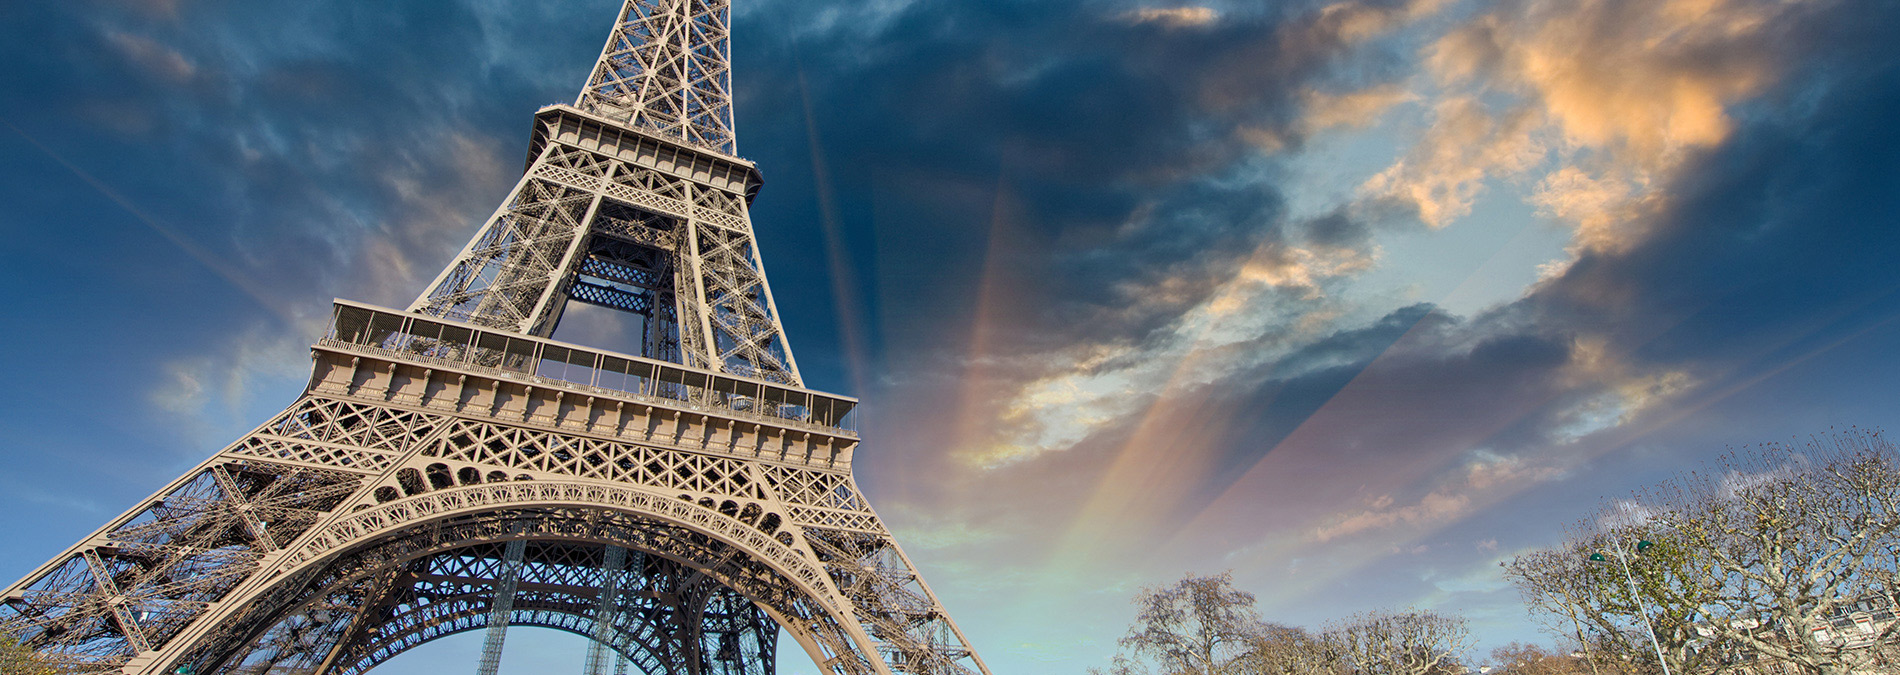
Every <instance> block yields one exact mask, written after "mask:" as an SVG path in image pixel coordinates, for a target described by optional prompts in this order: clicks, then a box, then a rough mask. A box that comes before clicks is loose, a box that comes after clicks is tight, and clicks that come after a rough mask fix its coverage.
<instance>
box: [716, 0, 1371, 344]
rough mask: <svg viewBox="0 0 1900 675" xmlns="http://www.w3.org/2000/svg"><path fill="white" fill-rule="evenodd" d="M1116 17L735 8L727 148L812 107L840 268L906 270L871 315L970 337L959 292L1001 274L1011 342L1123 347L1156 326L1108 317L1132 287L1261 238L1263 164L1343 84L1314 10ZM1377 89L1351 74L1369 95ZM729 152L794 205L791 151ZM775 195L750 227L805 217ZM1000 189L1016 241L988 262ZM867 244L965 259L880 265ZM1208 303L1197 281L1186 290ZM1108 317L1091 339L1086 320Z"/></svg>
mask: <svg viewBox="0 0 1900 675" xmlns="http://www.w3.org/2000/svg"><path fill="white" fill-rule="evenodd" d="M1375 4H1376V3H1375ZM1128 11H1129V10H1128V9H1127V8H1124V7H1116V6H1111V5H1104V4H1101V3H1087V2H1062V3H1037V2H998V3H953V2H915V3H898V4H891V3H866V4H849V3H847V4H845V5H843V6H842V7H839V6H828V7H823V8H816V7H812V6H810V5H809V4H808V3H772V4H769V5H766V6H764V7H763V8H753V9H750V10H746V12H747V13H745V14H743V15H742V16H741V18H742V19H745V20H747V22H745V23H739V24H738V28H737V30H739V31H740V34H739V35H738V36H737V37H736V38H735V40H736V44H737V49H738V52H737V54H736V57H735V59H736V61H737V68H738V69H740V71H741V72H743V73H745V74H746V76H742V77H741V78H740V79H739V86H740V90H741V91H740V94H741V96H740V100H741V107H740V108H739V111H740V112H739V114H740V126H741V128H742V131H741V136H742V137H745V136H747V135H748V134H760V132H761V131H763V134H762V135H764V136H767V137H770V138H774V139H794V138H798V137H799V136H802V135H803V132H804V125H805V122H806V120H805V119H804V116H803V111H802V110H801V109H799V108H797V107H793V106H771V105H750V106H748V105H747V103H749V102H753V101H759V102H764V101H789V100H799V98H800V97H801V96H807V95H808V96H809V97H810V100H811V101H813V108H814V111H815V112H814V115H815V117H816V122H817V124H816V128H817V131H818V135H819V136H820V137H821V138H822V139H823V148H822V149H823V152H824V153H825V155H826V156H827V163H828V164H829V165H830V166H831V167H834V169H835V170H836V172H837V180H836V181H835V184H836V185H837V186H838V192H839V195H838V198H839V200H840V202H841V204H842V206H841V208H840V211H841V212H842V213H843V214H845V221H846V225H847V236H848V237H849V238H850V239H851V244H852V246H853V248H854V249H855V255H856V257H857V258H858V259H861V260H868V259H873V258H874V257H877V256H881V257H882V258H883V261H882V262H883V264H886V265H890V266H892V267H894V268H898V269H902V270H905V272H906V275H905V276H903V277H897V278H876V279H873V280H868V281H867V282H866V283H867V285H868V284H888V285H890V286H894V287H888V288H882V289H879V288H866V289H865V291H864V293H863V295H864V296H866V297H887V298H888V297H901V298H905V299H906V301H907V302H917V303H921V304H925V305H930V306H939V307H942V308H943V314H944V315H945V316H946V317H947V318H953V319H954V320H958V321H964V322H967V317H969V316H970V315H971V314H972V313H973V312H974V311H976V309H975V308H974V307H972V306H971V305H970V304H969V303H970V302H971V301H972V300H973V298H974V297H975V295H976V294H974V293H970V292H968V290H967V289H969V288H972V287H974V286H975V285H976V284H977V283H979V281H982V279H981V278H980V275H982V274H983V273H984V272H985V270H999V269H1000V270H1003V271H1002V272H1000V273H998V274H1001V275H1003V277H1004V279H1005V280H1007V281H1008V282H1009V285H1008V287H1007V290H1008V292H1009V294H1010V295H1011V296H1012V301H1013V302H1016V303H1020V304H1022V305H1024V306H1028V307H1030V308H1031V309H1029V310H1027V311H1025V312H1023V314H1024V315H1023V316H1020V317H1018V319H1019V320H1020V323H1018V322H1011V325H1010V327H1011V328H1016V329H1021V334H1022V335H1023V336H1024V339H1025V340H1026V342H1025V344H1029V343H1030V342H1033V341H1034V340H1036V339H1037V338H1038V337H1039V336H1043V335H1046V334H1048V333H1050V332H1055V333H1058V334H1062V335H1066V336H1067V337H1065V338H1057V339H1058V340H1059V341H1060V340H1073V339H1076V337H1077V333H1078V331H1085V332H1089V333H1091V334H1095V335H1104V334H1123V335H1126V334H1139V333H1140V332H1142V331H1143V330H1147V329H1152V328H1154V327H1156V326H1157V325H1158V323H1157V322H1158V321H1159V320H1160V318H1157V317H1145V318H1131V317H1129V316H1126V315H1123V314H1116V312H1118V311H1119V309H1120V308H1122V307H1123V306H1125V305H1128V304H1130V303H1134V302H1141V301H1143V300H1141V299H1131V298H1129V297H1128V296H1127V295H1126V294H1125V292H1126V291H1127V289H1128V286H1129V285H1130V284H1133V285H1137V286H1139V285H1143V284H1148V283H1154V282H1157V281H1159V280H1162V279H1173V278H1177V277H1182V276H1194V275H1197V274H1198V275H1203V276H1205V277H1206V278H1212V277H1214V276H1217V275H1218V271H1219V270H1221V269H1222V268H1223V267H1229V268H1230V267H1231V266H1232V265H1235V264H1237V263H1238V261H1239V260H1241V259H1244V258H1245V257H1246V256H1247V255H1248V254H1249V252H1250V251H1252V250H1253V248H1254V247H1255V246H1256V245H1258V244H1260V243H1262V242H1264V241H1270V240H1271V239H1272V238H1273V237H1275V236H1276V235H1275V232H1276V231H1277V230H1278V228H1279V220H1280V219H1281V218H1282V217H1283V206H1282V200H1281V198H1280V195H1279V193H1278V191H1277V190H1276V188H1275V187H1274V185H1272V184H1271V182H1270V181H1269V180H1268V179H1267V178H1265V176H1267V175H1269V174H1268V173H1264V172H1262V170H1261V166H1260V162H1261V161H1262V159H1263V158H1264V157H1268V156H1271V154H1272V152H1273V151H1278V150H1281V149H1284V147H1285V145H1287V144H1297V143H1298V142H1299V136H1300V134H1301V131H1300V129H1298V127H1297V124H1296V122H1297V118H1298V116H1299V109H1300V100H1301V99H1300V96H1301V94H1302V93H1303V92H1305V91H1307V90H1308V89H1312V88H1316V87H1329V86H1333V84H1334V81H1335V80H1336V79H1340V78H1344V77H1346V75H1343V74H1342V71H1348V70H1349V69H1347V68H1346V67H1345V66H1344V65H1342V63H1341V62H1340V60H1341V57H1342V56H1344V55H1346V54H1348V53H1351V52H1352V49H1353V47H1352V45H1349V44H1347V43H1346V41H1345V40H1344V39H1343V38H1341V37H1340V36H1339V35H1338V34H1337V33H1338V28H1337V27H1336V26H1333V25H1331V24H1329V23H1327V22H1325V21H1322V20H1320V19H1319V18H1318V16H1317V5H1316V4H1306V3H1283V4H1277V5H1274V6H1273V9H1272V10H1271V11H1268V12H1259V11H1254V12H1249V13H1240V14H1229V15H1227V16H1222V17H1220V18H1218V19H1215V20H1212V21H1211V22H1208V23H1205V24H1201V25H1185V26H1183V25H1173V24H1168V23H1165V22H1140V21H1135V20H1132V19H1131V15H1130V14H1129V13H1128ZM748 31H750V32H748ZM1372 70H1373V71H1375V72H1373V73H1367V72H1363V71H1364V68H1358V69H1351V70H1350V74H1351V77H1353V78H1358V79H1377V78H1378V74H1377V72H1379V71H1380V69H1378V68H1373V69H1372ZM801 86H804V87H808V88H809V89H808V91H804V92H801V91H799V87H801ZM1262 138H1270V139H1275V141H1274V142H1276V143H1280V144H1283V145H1282V147H1281V148H1279V149H1274V148H1265V147H1263V146H1262V145H1261V144H1260V143H1261V142H1260V141H1259V140H1258V139H1262ZM741 148H742V149H745V150H747V152H748V154H751V155H753V156H754V157H756V158H758V159H759V160H761V163H762V165H763V166H764V167H765V168H766V170H767V172H768V175H770V176H772V177H773V180H775V181H787V180H789V181H792V182H793V185H792V186H790V187H791V189H792V190H794V191H798V192H802V191H803V190H804V189H805V186H804V185H803V184H802V181H804V180H805V179H804V178H803V177H802V176H798V175H796V174H797V173H799V172H800V170H799V169H796V168H794V167H800V166H801V165H804V164H806V163H807V161H808V160H807V159H806V157H804V156H803V155H802V153H803V152H804V150H805V149H804V148H800V147H797V146H796V145H789V146H766V147H763V148H761V147H760V145H759V144H757V143H752V144H747V143H746V142H744V141H742V143H741ZM787 174H792V175H791V176H789V177H788V176H787ZM782 185H784V183H783V182H781V183H780V184H779V185H775V186H772V187H768V188H767V190H768V195H767V196H766V197H764V198H763V199H765V200H766V203H770V204H772V205H775V206H779V207H780V208H778V209H776V210H772V211H762V212H763V213H768V214H773V215H769V216H767V218H770V219H771V220H769V221H768V222H772V223H774V224H776V223H779V222H782V220H781V219H783V218H784V217H785V216H786V214H787V213H788V212H789V213H797V212H798V211H799V210H800V208H799V205H797V204H790V205H787V204H786V202H784V201H776V200H779V199H780V197H774V196H771V195H770V194H769V193H770V191H771V190H775V189H782V188H781V187H780V186H782ZM999 189H1000V190H1004V191H1006V193H1007V197H1008V203H1007V204H1006V207H1007V208H1006V213H1005V214H1004V217H1005V219H1006V221H1007V222H1006V226H1007V227H1008V228H1009V232H1008V233H1007V236H1010V237H1012V239H1011V240H1010V241H1009V242H1008V245H1007V246H1003V247H997V246H986V245H985V244H984V242H986V241H987V240H989V239H990V237H992V236H993V234H994V233H995V229H994V228H993V227H992V224H991V219H992V218H994V217H998V215H997V210H996V208H995V200H996V199H997V194H998V191H999ZM869 200H877V202H878V203H876V204H875V206H872V205H869V204H867V203H866V202H867V201H869ZM946 202H952V203H955V204H956V206H946V204H945V203H946ZM871 219H876V220H878V221H881V222H878V223H872V222H867V221H868V220H871ZM803 229H807V230H813V231H815V230H816V229H817V228H816V227H806V228H803ZM888 230H904V231H907V232H906V233H905V234H899V235H890V234H887V233H886V232H887V231H888ZM915 230H929V231H933V232H936V233H937V234H935V235H920V234H916V233H915V232H914V231H915ZM884 236H897V237H917V238H927V237H929V238H942V239H949V240H953V241H963V242H966V243H964V244H962V245H950V246H929V247H908V248H907V247H898V248H891V247H879V244H878V242H876V241H874V240H873V239H874V237H884ZM991 243H994V242H991ZM986 256H988V258H987V259H986ZM775 273H776V271H775ZM799 274H800V272H799V271H798V270H791V271H789V274H788V275H787V276H791V277H793V278H794V279H798V278H799V277H798V275H799ZM912 275H914V277H912ZM920 280H928V283H924V284H918V283H915V282H917V281H920ZM945 280H952V282H951V283H948V284H946V283H945ZM992 281H994V279H992ZM1209 290H1211V284H1208V283H1206V282H1202V283H1200V284H1199V290H1198V291H1196V292H1197V293H1205V292H1207V291H1209ZM1190 295H1192V293H1190ZM787 301H788V302H799V301H798V300H787ZM802 309H818V310H820V311H819V312H815V313H818V314H820V315H829V312H827V311H822V310H824V309H825V308H823V307H816V308H811V307H806V308H802ZM880 309H883V310H888V311H902V310H901V309H897V308H880ZM1108 314H1116V316H1115V320H1114V321H1111V322H1110V323H1108V324H1099V323H1091V322H1089V321H1087V320H1086V319H1088V318H1090V317H1095V318H1102V317H1104V316H1106V315H1108ZM1162 318H1165V317H1162ZM1131 321H1132V323H1131Z"/></svg>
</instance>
